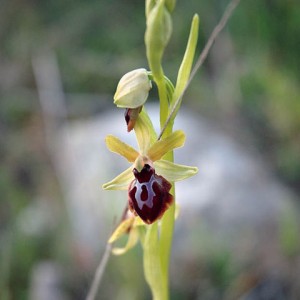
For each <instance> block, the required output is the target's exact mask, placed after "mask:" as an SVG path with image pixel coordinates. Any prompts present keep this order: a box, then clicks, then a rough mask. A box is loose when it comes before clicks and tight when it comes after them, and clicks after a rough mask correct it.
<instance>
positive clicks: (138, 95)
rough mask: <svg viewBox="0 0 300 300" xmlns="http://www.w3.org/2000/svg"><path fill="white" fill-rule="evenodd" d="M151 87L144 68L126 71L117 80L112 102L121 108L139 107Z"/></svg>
mask: <svg viewBox="0 0 300 300" xmlns="http://www.w3.org/2000/svg"><path fill="white" fill-rule="evenodd" d="M151 87H152V85H151V81H150V79H149V77H148V72H147V70H146V69H136V70H133V71H131V72H128V73H126V74H125V75H124V76H123V77H122V78H121V79H120V81H119V84H118V86H117V90H116V93H115V95H114V103H115V104H116V105H117V106H118V107H121V108H137V107H140V106H142V105H143V104H144V103H145V102H146V100H147V98H148V94H149V90H150V89H151Z"/></svg>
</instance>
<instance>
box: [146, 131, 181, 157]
mask: <svg viewBox="0 0 300 300" xmlns="http://www.w3.org/2000/svg"><path fill="white" fill-rule="evenodd" d="M184 142H185V134H184V132H183V131H182V130H177V131H174V132H173V133H171V134H170V135H169V136H168V137H166V138H165V139H163V140H159V141H157V142H155V143H154V144H153V145H152V146H151V147H150V149H149V150H148V152H147V155H148V157H149V158H150V159H151V160H152V161H156V160H159V159H161V158H162V157H163V156H164V155H165V154H166V153H168V152H169V151H172V150H173V149H175V148H178V147H182V146H183V144H184Z"/></svg>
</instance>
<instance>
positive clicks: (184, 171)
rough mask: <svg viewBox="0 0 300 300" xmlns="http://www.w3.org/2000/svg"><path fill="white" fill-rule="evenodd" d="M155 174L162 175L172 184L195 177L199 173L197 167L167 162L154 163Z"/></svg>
mask: <svg viewBox="0 0 300 300" xmlns="http://www.w3.org/2000/svg"><path fill="white" fill-rule="evenodd" d="M154 167H155V172H156V173H157V174H158V175H162V176H163V177H164V178H166V179H167V180H168V181H170V182H175V181H180V180H183V179H186V178H189V177H192V176H194V175H195V174H197V172H198V168H197V167H190V166H185V165H179V164H175V163H172V162H170V161H167V160H162V159H161V160H159V161H156V162H154Z"/></svg>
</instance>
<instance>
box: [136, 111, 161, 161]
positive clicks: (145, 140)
mask: <svg viewBox="0 0 300 300" xmlns="http://www.w3.org/2000/svg"><path fill="white" fill-rule="evenodd" d="M134 131H135V135H136V139H137V142H138V145H139V149H140V152H141V154H142V155H145V154H146V153H147V150H148V149H149V147H150V146H151V145H152V144H153V143H154V142H155V141H156V139H157V135H156V132H155V130H154V127H153V124H152V122H151V120H150V118H149V116H148V114H147V113H146V111H145V108H143V110H142V111H141V113H140V115H139V117H138V119H137V121H136V123H135V126H134Z"/></svg>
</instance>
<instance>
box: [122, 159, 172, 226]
mask: <svg viewBox="0 0 300 300" xmlns="http://www.w3.org/2000/svg"><path fill="white" fill-rule="evenodd" d="M133 174H134V176H135V179H134V180H133V181H132V182H131V184H130V185H129V189H128V205H129V209H130V210H131V211H132V212H133V213H135V214H137V215H138V216H140V218H141V219H142V220H143V221H144V222H145V223H147V224H151V223H153V222H155V221H156V220H157V219H159V218H161V217H162V216H163V214H164V212H165V211H166V210H167V209H168V207H169V206H170V205H171V204H172V202H173V196H172V195H171V194H170V193H169V191H170V189H171V186H172V185H171V184H170V182H168V181H167V180H166V179H165V178H164V177H162V176H160V175H156V174H155V170H154V168H152V167H151V166H150V165H148V164H145V166H144V168H143V169H142V170H141V172H138V170H137V169H134V170H133Z"/></svg>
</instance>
